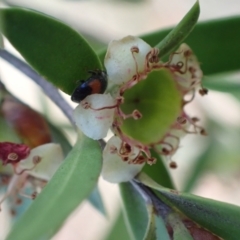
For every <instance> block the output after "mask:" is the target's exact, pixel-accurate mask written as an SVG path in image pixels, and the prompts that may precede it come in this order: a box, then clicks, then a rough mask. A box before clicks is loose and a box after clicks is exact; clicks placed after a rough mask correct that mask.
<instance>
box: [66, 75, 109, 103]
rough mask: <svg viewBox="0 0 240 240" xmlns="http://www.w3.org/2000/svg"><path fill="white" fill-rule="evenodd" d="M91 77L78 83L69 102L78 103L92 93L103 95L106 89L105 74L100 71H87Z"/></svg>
mask: <svg viewBox="0 0 240 240" xmlns="http://www.w3.org/2000/svg"><path fill="white" fill-rule="evenodd" d="M88 72H89V73H91V74H92V75H91V76H90V77H89V78H88V79H87V80H85V81H84V80H82V81H80V82H81V83H80V84H79V86H77V87H76V89H75V90H74V92H73V94H72V96H71V100H72V101H73V102H76V103H80V102H81V101H82V100H83V99H84V98H85V97H87V96H88V95H91V94H94V93H104V92H105V90H106V88H107V74H106V72H105V71H102V70H95V71H88Z"/></svg>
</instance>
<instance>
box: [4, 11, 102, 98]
mask: <svg viewBox="0 0 240 240" xmlns="http://www.w3.org/2000/svg"><path fill="white" fill-rule="evenodd" d="M0 17H1V18H2V21H3V24H2V32H3V34H4V35H5V36H6V37H7V38H8V40H9V41H10V42H11V43H12V45H13V46H14V47H15V48H16V49H17V50H18V51H19V52H20V53H21V54H22V56H23V57H24V58H25V59H26V61H27V62H28V63H29V64H30V65H31V66H32V67H33V68H34V69H35V70H37V71H38V72H39V74H40V75H42V76H44V77H45V78H46V79H47V80H48V81H50V82H52V83H53V84H54V85H55V86H57V87H58V88H60V89H61V90H63V91H64V92H66V93H68V94H71V93H72V92H73V90H74V89H75V87H76V86H77V81H78V80H84V79H86V78H87V77H88V76H89V74H88V71H89V70H95V69H101V68H102V66H101V63H100V61H99V59H98V57H97V56H96V54H95V52H94V51H93V49H92V48H91V47H90V46H89V45H88V43H87V42H86V41H85V40H84V39H83V38H82V37H81V36H80V35H79V34H78V33H77V32H76V31H74V30H73V29H71V28H70V27H68V26H67V25H65V24H63V23H61V22H59V21H57V20H55V19H53V18H51V17H48V16H46V15H43V14H40V13H37V12H34V11H30V10H24V9H21V8H9V9H2V10H1V11H0Z"/></svg>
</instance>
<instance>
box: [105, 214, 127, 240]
mask: <svg viewBox="0 0 240 240" xmlns="http://www.w3.org/2000/svg"><path fill="white" fill-rule="evenodd" d="M123 239H124V240H130V239H131V238H130V236H129V233H128V230H127V226H126V224H125V220H124V216H123V212H122V211H120V213H119V215H118V217H117V219H116V221H115V223H114V225H113V227H112V229H111V231H110V232H109V233H108V236H107V237H106V238H105V240H123Z"/></svg>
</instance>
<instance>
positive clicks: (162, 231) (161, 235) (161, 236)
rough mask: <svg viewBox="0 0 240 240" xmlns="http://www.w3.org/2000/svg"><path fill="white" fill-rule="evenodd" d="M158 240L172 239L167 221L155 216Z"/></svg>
mask: <svg viewBox="0 0 240 240" xmlns="http://www.w3.org/2000/svg"><path fill="white" fill-rule="evenodd" d="M155 224H156V234H157V240H170V237H169V235H168V232H167V229H166V226H165V223H164V221H163V219H162V218H161V217H157V216H155Z"/></svg>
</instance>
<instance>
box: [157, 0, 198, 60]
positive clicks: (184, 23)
mask: <svg viewBox="0 0 240 240" xmlns="http://www.w3.org/2000/svg"><path fill="white" fill-rule="evenodd" d="M199 14H200V6H199V2H198V1H197V2H196V3H195V4H194V5H193V7H192V8H191V9H190V11H189V12H188V13H187V14H186V15H185V16H184V18H183V19H182V20H181V21H180V22H179V24H178V25H177V26H176V27H175V28H174V29H173V30H172V31H171V32H170V33H168V35H167V36H166V37H165V38H164V39H163V40H162V41H161V42H159V43H158V44H157V45H156V46H155V47H156V48H158V49H159V50H160V56H161V57H164V56H165V55H166V54H168V53H170V52H172V51H173V50H174V49H175V48H177V47H178V46H179V45H180V44H181V43H182V42H183V40H184V39H185V38H186V37H187V36H188V35H189V33H190V32H191V31H192V30H193V28H194V26H195V25H196V23H197V20H198V17H199Z"/></svg>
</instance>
